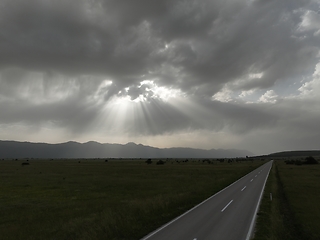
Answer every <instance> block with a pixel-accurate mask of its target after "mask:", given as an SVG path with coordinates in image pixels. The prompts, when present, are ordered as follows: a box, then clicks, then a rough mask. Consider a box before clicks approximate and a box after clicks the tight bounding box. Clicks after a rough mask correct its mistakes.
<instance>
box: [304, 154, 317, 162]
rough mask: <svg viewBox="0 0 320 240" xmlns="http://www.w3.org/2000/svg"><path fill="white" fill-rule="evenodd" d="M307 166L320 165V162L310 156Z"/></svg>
mask: <svg viewBox="0 0 320 240" xmlns="http://www.w3.org/2000/svg"><path fill="white" fill-rule="evenodd" d="M305 164H318V161H317V160H316V159H315V158H314V157H312V156H310V157H306V161H305Z"/></svg>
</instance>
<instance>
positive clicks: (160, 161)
mask: <svg viewBox="0 0 320 240" xmlns="http://www.w3.org/2000/svg"><path fill="white" fill-rule="evenodd" d="M163 164H165V162H164V161H162V160H159V161H158V162H157V165H163Z"/></svg>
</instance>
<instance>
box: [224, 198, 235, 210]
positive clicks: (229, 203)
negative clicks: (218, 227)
mask: <svg viewBox="0 0 320 240" xmlns="http://www.w3.org/2000/svg"><path fill="white" fill-rule="evenodd" d="M232 202H233V199H232V200H231V201H230V202H229V203H228V204H227V205H226V206H225V207H224V208H223V209H222V210H221V212H223V211H224V210H226V209H227V207H229V205H230V204H231V203H232Z"/></svg>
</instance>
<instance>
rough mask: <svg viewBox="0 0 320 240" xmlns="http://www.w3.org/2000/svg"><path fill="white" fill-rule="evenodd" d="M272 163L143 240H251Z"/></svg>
mask: <svg viewBox="0 0 320 240" xmlns="http://www.w3.org/2000/svg"><path fill="white" fill-rule="evenodd" d="M272 162H273V161H269V162H267V163H266V164H264V165H262V166H261V167H259V168H257V169H255V170H254V171H252V172H250V173H249V174H247V175H246V176H244V177H242V178H241V179H239V180H238V181H236V182H234V183H233V184H231V185H229V186H228V187H226V188H225V189H223V190H221V191H220V192H218V193H216V194H215V195H213V196H212V197H210V198H208V199H207V200H205V201H204V202H202V203H200V204H199V205H197V206H196V207H194V208H192V209H191V210H189V211H188V212H186V213H184V214H183V215H181V216H179V217H177V218H176V219H174V220H172V221H171V222H169V223H167V224H165V225H164V226H162V227H161V228H159V229H157V230H156V231H154V232H152V233H150V234H149V235H147V236H145V237H144V238H142V239H141V240H233V239H234V240H242V239H244V240H245V239H246V240H248V239H250V237H251V235H252V232H253V228H254V222H255V218H256V214H257V211H258V207H259V203H260V199H261V196H262V193H263V190H264V186H265V183H266V181H267V178H268V175H269V171H270V169H271V166H272Z"/></svg>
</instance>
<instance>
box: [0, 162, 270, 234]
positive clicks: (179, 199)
mask: <svg viewBox="0 0 320 240" xmlns="http://www.w3.org/2000/svg"><path fill="white" fill-rule="evenodd" d="M22 162H23V161H21V160H20V161H11V160H10V161H9V160H7V161H0V170H1V171H0V179H1V187H0V216H1V218H0V235H1V239H3V240H5V239H24V240H28V239H41V240H42V239H59V240H60V239H68V240H71V239H108V240H116V239H117V240H118V239H140V238H141V237H143V236H144V235H146V234H147V233H149V232H150V231H152V230H154V229H156V228H157V227H159V226H161V225H162V224H164V223H165V222H167V221H169V220H170V219H172V218H174V217H175V216H177V215H179V214H181V213H183V212H185V211H186V210H187V209H189V208H191V207H192V206H194V205H196V204H197V203H199V202H201V201H202V200H204V199H205V198H207V197H209V196H210V195H212V194H214V193H215V192H217V191H219V190H220V189H222V188H224V187H226V186H227V185H229V184H230V183H232V182H233V181H235V180H236V179H238V178H240V177H242V176H243V175H245V174H246V173H248V172H250V171H252V170H253V169H255V168H256V167H258V166H260V165H261V164H262V163H264V162H261V161H254V162H251V161H246V162H241V163H231V164H228V163H220V162H218V161H214V164H208V163H202V162H198V161H196V162H188V163H180V164H178V163H176V162H175V161H169V162H167V163H166V164H165V165H156V164H155V163H153V164H149V165H148V164H146V163H145V162H144V161H139V160H131V161H130V160H121V161H120V160H114V161H109V162H108V163H106V162H104V161H103V160H80V163H79V160H53V161H49V160H30V161H29V163H30V165H27V166H22V165H21V163H22Z"/></svg>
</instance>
